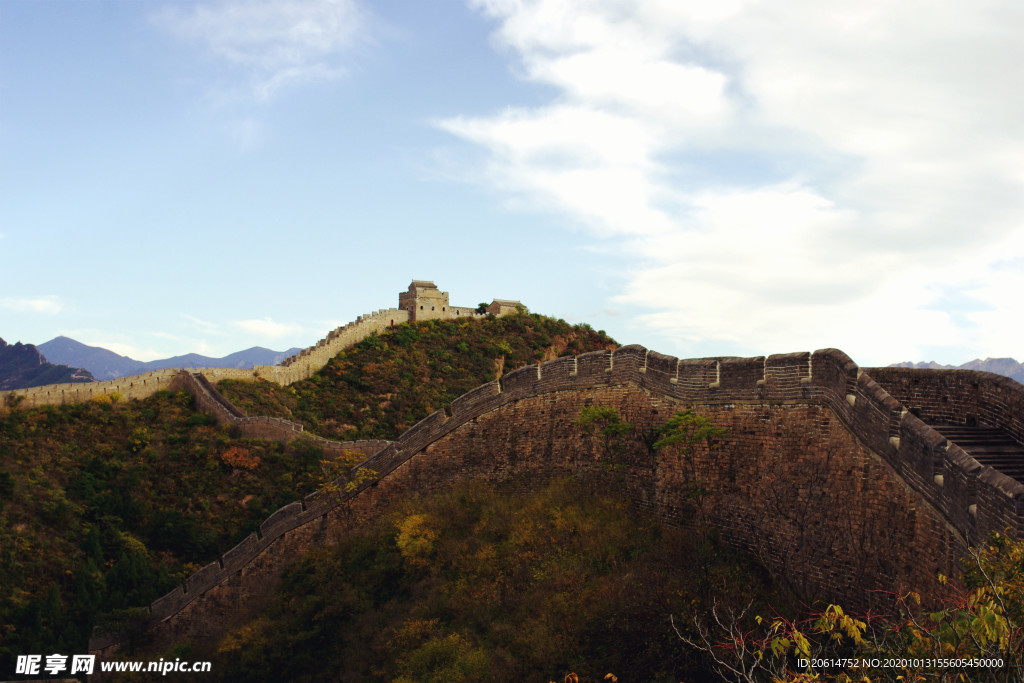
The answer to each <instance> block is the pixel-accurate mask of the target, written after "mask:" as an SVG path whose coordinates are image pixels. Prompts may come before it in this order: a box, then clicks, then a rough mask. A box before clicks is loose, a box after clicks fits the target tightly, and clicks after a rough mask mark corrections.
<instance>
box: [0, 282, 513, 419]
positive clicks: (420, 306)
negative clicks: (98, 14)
mask: <svg viewBox="0 0 1024 683" xmlns="http://www.w3.org/2000/svg"><path fill="white" fill-rule="evenodd" d="M520 307H521V304H520V303H519V302H518V301H509V300H505V299H495V300H494V301H493V302H492V303H491V304H490V305H489V306H488V307H487V313H477V311H476V309H475V308H471V307H467V306H451V305H449V303H448V292H442V291H440V290H439V289H438V288H437V286H436V285H435V284H434V283H433V282H429V281H426V280H413V281H412V284H410V285H409V289H408V291H406V292H401V293H399V307H398V308H386V309H380V310H378V311H376V312H374V313H366V314H363V315H361V316H359V317H358V318H356V319H355V321H353V322H350V323H348V324H346V325H342V326H341V327H339V328H337V329H335V330H332V331H331V332H330V333H328V335H327V336H326V337H324V338H323V339H321V340H320V341H318V342H317V343H316V344H314V345H313V346H310V347H309V348H306V349H303V350H302V351H300V352H299V353H297V354H295V355H293V356H289V357H288V358H286V359H285V360H284V361H282V362H281V363H280V364H279V365H257V366H255V367H253V368H245V369H238V368H197V369H196V370H194V372H200V373H202V374H203V375H205V376H206V377H208V378H209V379H210V381H212V382H215V383H216V382H219V381H220V380H222V379H239V380H256V379H263V380H267V381H268V382H275V383H277V384H281V385H284V386H287V385H289V384H293V383H295V382H299V381H301V380H304V379H307V378H309V377H311V376H313V374H315V373H316V372H317V371H318V370H319V369H320V368H322V367H324V366H325V365H327V362H328V361H330V360H331V359H332V358H334V357H335V356H336V355H338V353H340V352H341V351H344V350H345V349H347V348H350V347H352V346H354V345H356V344H358V343H359V342H361V341H362V340H363V339H366V338H367V337H369V336H370V335H371V334H379V333H381V332H383V331H384V330H386V329H388V328H390V327H394V326H395V325H401V324H402V323H406V322H410V321H415V320H448V319H456V318H466V317H470V318H478V317H483V316H485V315H488V314H491V315H506V314H509V313H514V312H515V311H516V310H518V309H519V308H520ZM177 372H178V371H177V370H174V369H169V370H154V371H152V372H145V373H143V374H141V375H132V376H131V377H120V378H118V379H114V380H106V381H103V382H89V383H81V384H51V385H48V386H42V387H34V388H31V389H15V390H13V391H0V401H3V400H5V398H6V396H7V395H14V396H20V397H22V399H23V402H22V405H24V406H25V407H29V408H31V407H36V406H42V405H55V404H57V405H59V404H63V403H78V402H81V401H88V400H90V399H91V398H93V397H95V396H99V395H101V394H112V393H119V394H121V395H122V396H123V397H125V398H146V397H147V396H151V395H153V394H155V393H156V392H157V391H160V390H161V389H167V388H168V385H169V382H170V381H171V380H172V379H173V378H174V377H175V375H176V374H177Z"/></svg>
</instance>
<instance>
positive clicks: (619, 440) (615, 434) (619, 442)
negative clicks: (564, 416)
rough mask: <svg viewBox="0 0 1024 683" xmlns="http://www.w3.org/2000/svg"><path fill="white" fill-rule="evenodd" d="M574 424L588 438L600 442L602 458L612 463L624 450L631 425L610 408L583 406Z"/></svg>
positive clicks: (631, 428) (614, 409) (615, 410)
mask: <svg viewBox="0 0 1024 683" xmlns="http://www.w3.org/2000/svg"><path fill="white" fill-rule="evenodd" d="M576 424H577V425H579V426H580V427H582V428H583V431H584V432H585V433H586V434H587V435H588V436H590V437H598V438H600V440H601V452H602V457H603V458H604V459H605V460H607V461H608V462H610V463H614V462H615V461H616V460H617V459H618V457H619V456H621V455H622V454H623V453H624V452H625V450H626V442H625V439H626V437H627V436H628V435H629V434H630V432H632V430H633V425H631V424H629V423H628V422H626V421H625V420H623V419H622V417H621V416H620V415H619V411H618V410H617V409H616V408H612V407H611V406H593V405H591V406H583V407H582V408H580V412H579V415H578V416H577V418H576Z"/></svg>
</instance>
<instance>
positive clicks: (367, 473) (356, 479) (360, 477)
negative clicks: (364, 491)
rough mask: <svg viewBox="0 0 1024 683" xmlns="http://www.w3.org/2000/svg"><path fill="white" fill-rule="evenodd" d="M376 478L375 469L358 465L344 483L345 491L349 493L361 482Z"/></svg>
mask: <svg viewBox="0 0 1024 683" xmlns="http://www.w3.org/2000/svg"><path fill="white" fill-rule="evenodd" d="M376 478H377V472H376V470H371V469H370V468H369V467H360V468H359V469H357V470H356V473H355V474H353V475H352V479H351V480H349V482H348V483H347V484H345V492H346V493H351V492H352V491H355V490H357V489H359V488H360V487H361V486H362V485H363V484H365V483H367V482H370V481H373V480H374V479H376Z"/></svg>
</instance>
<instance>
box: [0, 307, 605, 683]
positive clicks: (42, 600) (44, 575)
mask: <svg viewBox="0 0 1024 683" xmlns="http://www.w3.org/2000/svg"><path fill="white" fill-rule="evenodd" d="M612 346H614V342H613V341H612V340H611V339H609V338H608V337H606V336H604V335H603V334H599V333H595V332H593V331H592V330H590V329H589V328H587V327H585V326H579V327H572V326H570V325H568V324H566V323H564V322H562V321H556V320H552V319H549V318H543V317H541V316H525V315H523V316H512V317H510V318H508V319H506V318H489V319H483V320H475V321H468V320H467V321H465V322H462V321H460V322H459V323H448V322H431V323H421V324H418V325H409V326H404V325H403V326H401V327H399V328H396V329H395V330H394V331H391V332H389V333H388V334H385V335H382V336H381V337H371V338H369V339H367V340H365V341H364V342H362V343H361V344H360V345H359V346H358V347H356V348H353V349H351V350H350V351H349V352H347V353H345V354H342V356H340V357H339V358H338V359H335V360H334V361H332V362H331V364H330V365H329V366H328V367H327V368H324V370H323V371H322V372H321V373H318V375H316V376H314V377H313V378H311V379H309V380H307V381H306V382H303V383H301V385H300V386H297V387H294V391H291V390H289V389H282V388H280V387H276V389H275V388H272V387H267V386H262V387H260V388H259V390H258V391H250V392H247V393H243V392H241V391H236V392H235V393H234V394H233V395H235V396H240V395H246V396H253V397H255V398H257V399H258V400H259V401H260V402H259V403H255V402H254V400H253V399H250V400H249V402H248V403H247V404H246V409H247V410H248V412H249V413H250V414H278V415H281V414H284V415H288V416H292V417H293V419H295V417H296V416H297V417H299V419H303V420H306V421H307V422H308V423H309V424H310V425H311V426H313V427H315V428H316V429H317V430H318V431H321V432H322V433H324V434H326V435H328V436H345V437H348V436H350V435H364V434H374V435H384V436H395V435H397V434H398V433H400V432H401V431H402V430H403V429H404V428H405V427H406V426H408V425H411V424H412V423H414V422H415V421H416V420H418V419H420V417H422V416H423V415H426V414H427V413H428V412H431V411H433V410H435V409H437V408H438V407H440V406H441V405H443V403H444V402H446V401H448V400H451V399H452V398H455V397H456V396H458V395H459V394H461V393H463V392H465V391H467V390H469V389H472V388H473V387H475V386H477V385H479V384H481V383H483V382H486V381H488V380H490V379H493V378H494V377H495V376H496V374H497V373H498V372H501V369H502V367H505V368H511V367H514V366H518V365H522V364H524V363H527V362H533V361H536V360H540V359H543V358H550V357H555V356H557V355H559V354H561V353H582V352H586V351H592V350H596V349H599V348H609V347H612ZM342 406H343V407H344V408H341V407H342ZM264 410H265V412H261V411H264ZM335 411H336V412H335ZM322 459H323V451H322V449H321V448H319V447H317V446H316V445H314V444H313V443H311V442H310V441H308V440H299V441H296V442H293V443H292V444H290V445H288V446H287V447H285V446H282V445H281V444H278V443H272V442H265V441H260V440H256V439H242V438H237V437H236V436H233V435H232V434H231V432H230V431H229V430H227V429H226V428H223V427H219V426H217V425H215V424H214V423H213V420H212V418H210V416H209V415H206V414H204V413H199V412H196V411H195V410H194V409H193V407H192V398H191V396H190V395H188V394H185V393H177V394H175V393H168V392H161V393H159V394H157V395H156V396H153V397H150V398H148V399H145V400H142V401H136V400H130V401H126V400H119V399H118V397H116V396H114V397H113V398H111V397H109V396H103V397H99V398H98V399H96V400H93V401H91V402H88V403H82V404H76V405H65V406H47V407H43V408H33V409H22V408H20V407H19V406H18V404H17V399H16V398H13V399H11V400H10V401H9V402H8V403H7V404H6V405H3V406H0V624H2V627H0V628H2V630H0V657H2V658H3V660H4V661H5V662H6V661H9V658H10V657H12V656H13V655H15V654H18V653H25V652H44V651H45V652H53V651H73V652H84V651H85V649H86V641H87V639H88V635H89V633H90V631H91V629H92V626H93V625H94V624H95V623H97V622H104V621H107V622H109V621H112V620H113V621H117V622H120V623H122V624H123V623H130V621H131V619H132V617H133V614H132V612H131V611H130V608H139V607H144V606H145V605H147V604H148V603H149V602H150V601H152V600H153V599H155V598H157V597H159V596H161V595H162V594H164V593H165V592H166V591H168V590H169V589H171V588H172V587H173V586H174V585H175V584H176V583H180V582H181V581H182V580H183V579H184V578H185V577H187V576H188V575H189V574H190V573H192V572H193V571H195V570H196V569H198V568H199V567H200V566H202V565H203V564H205V563H207V562H209V561H211V560H213V559H214V558H216V557H217V556H218V554H219V553H221V552H224V551H225V550H228V549H230V548H231V547H232V546H233V545H234V544H235V543H236V542H237V541H238V540H240V539H241V538H243V537H244V536H246V535H247V534H249V533H251V532H252V531H253V530H254V529H255V528H256V527H257V526H258V525H259V524H260V523H261V522H262V521H263V520H264V519H265V518H266V517H267V516H268V515H269V514H270V513H272V512H273V511H274V510H276V509H278V508H279V507H280V506H281V505H283V504H286V503H289V502H291V501H294V500H298V499H300V498H301V497H303V496H304V495H306V494H308V493H310V492H312V491H313V490H315V489H316V488H317V487H318V486H319V485H320V484H321V483H322V482H323V481H324V480H325V478H326V477H327V476H328V474H327V473H336V472H337V471H338V467H336V466H333V464H332V463H327V464H325V463H323V462H321V461H322ZM349 464H351V463H349ZM5 671H6V669H5ZM10 671H13V669H10ZM8 673H9V671H8Z"/></svg>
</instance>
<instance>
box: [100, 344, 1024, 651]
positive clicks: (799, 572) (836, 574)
mask: <svg viewBox="0 0 1024 683" xmlns="http://www.w3.org/2000/svg"><path fill="white" fill-rule="evenodd" d="M204 400H205V401H210V402H213V403H217V399H216V397H215V396H211V397H208V398H207V399H204ZM590 402H592V403H598V404H607V405H613V406H616V407H618V408H619V409H620V410H621V411H622V412H623V415H624V416H625V417H626V419H628V420H630V421H639V422H641V423H643V422H646V423H647V424H650V425H656V424H659V423H660V422H663V421H664V420H666V419H667V418H668V417H669V416H670V415H671V414H672V413H673V412H674V411H675V410H678V409H682V408H684V407H692V408H694V409H696V410H698V411H699V412H701V413H703V414H706V415H708V416H709V417H711V418H712V419H713V420H714V421H716V423H719V424H722V425H723V426H726V427H727V428H728V429H729V430H730V436H729V437H728V438H729V439H730V441H729V444H728V446H729V450H730V452H732V453H733V454H734V457H731V458H729V459H728V461H727V462H725V463H724V464H720V465H712V463H710V462H709V463H708V465H709V467H710V469H709V472H710V477H711V480H712V481H714V482H716V486H717V487H718V488H717V490H716V493H715V495H716V496H717V498H716V505H715V506H714V510H713V521H714V522H715V523H716V524H717V525H718V526H719V527H720V528H721V529H722V530H723V531H724V532H725V534H726V535H727V536H728V537H729V538H731V539H733V542H735V543H737V544H738V545H740V546H742V547H745V548H747V549H748V550H751V551H752V552H755V553H757V554H758V555H759V556H760V557H761V559H762V560H763V561H764V562H765V563H766V565H767V566H770V567H774V568H776V569H779V568H780V567H787V565H786V564H785V563H786V562H787V559H786V558H787V557H791V556H793V553H797V554H799V553H805V554H806V553H808V552H814V550H813V549H816V548H817V549H819V550H818V551H817V553H818V554H817V555H814V556H808V557H806V558H803V559H804V560H805V561H802V562H801V563H800V565H799V566H789V567H787V572H789V573H791V575H792V576H793V577H795V580H798V581H800V582H803V583H804V584H805V585H806V586H809V587H812V588H815V589H816V590H819V591H824V592H825V593H826V594H830V595H850V594H851V590H857V589H863V588H864V587H865V586H872V587H876V588H879V587H881V588H886V589H892V588H894V587H897V586H898V585H900V584H904V582H905V585H911V584H912V583H913V582H915V581H916V582H921V581H924V582H927V581H929V580H933V579H934V575H935V572H936V571H942V572H944V573H947V574H948V573H955V571H956V561H955V558H956V557H957V556H958V555H959V554H960V553H961V552H962V550H963V545H964V543H965V542H976V541H977V540H978V539H980V538H982V537H983V536H984V535H986V534H987V533H988V532H989V531H993V530H999V531H1002V530H1003V529H1005V528H1006V527H1010V529H1011V531H1012V533H1015V534H1016V535H1017V536H1018V537H1020V536H1024V485H1021V484H1018V483H1017V482H1015V481H1013V480H1010V479H1008V478H1007V477H1003V476H1002V475H999V473H997V472H993V471H991V470H990V469H988V468H982V467H981V466H980V465H979V464H978V463H977V462H976V461H974V460H973V459H972V458H970V457H969V456H968V455H966V454H965V453H964V452H963V451H961V450H960V449H959V448H957V447H955V446H950V445H948V444H947V443H946V442H945V440H944V439H942V437H941V436H939V435H938V434H937V433H936V432H935V431H934V430H932V429H931V428H930V427H928V426H927V425H925V424H924V423H923V422H922V421H921V420H920V419H918V418H917V417H916V416H914V415H913V414H911V413H910V412H909V411H908V410H906V408H904V407H903V405H902V404H901V403H900V402H899V401H897V400H896V399H895V398H893V396H891V395H890V394H889V393H887V392H886V391H885V390H884V389H883V388H882V387H881V386H880V385H879V384H878V383H877V382H875V381H874V379H872V378H871V377H870V376H869V375H868V374H867V373H865V372H862V371H861V370H860V369H859V368H857V366H856V365H855V364H854V363H853V362H852V361H851V360H850V359H849V358H848V357H847V356H846V355H845V354H843V353H842V352H841V351H837V350H835V349H825V350H822V351H818V352H815V353H813V354H811V353H795V354H783V355H775V356H768V357H757V358H711V359H697V360H681V359H678V358H674V357H671V356H665V355H662V354H659V353H656V352H653V351H648V350H647V349H644V348H643V347H639V346H627V347H623V348H620V349H618V350H616V351H614V352H608V351H599V352H594V353H589V354H584V355H581V356H577V357H571V358H559V359H556V360H553V361H550V362H547V363H544V364H542V365H538V366H528V367H525V368H520V369H519V370H516V371H514V372H511V373H509V374H508V375H505V376H504V377H502V378H501V379H500V380H498V381H494V382H489V383H487V384H484V385H482V386H480V387H478V388H477V389H474V390H473V391H470V392H469V393H467V394H464V395H463V396H461V397H459V398H458V399H456V400H454V401H452V402H451V403H450V404H449V405H447V406H445V407H444V408H443V409H442V410H439V411H437V412H435V413H433V414H431V415H429V416H428V417H426V418H424V419H423V420H422V421H420V422H419V423H418V424H417V425H415V426H414V427H413V428H411V429H410V430H408V431H407V432H406V433H404V434H403V435H402V436H401V437H400V438H399V439H398V440H397V441H395V442H394V443H390V444H387V445H385V446H384V447H383V448H381V449H380V450H378V451H377V452H376V453H375V454H373V455H372V456H371V457H369V458H368V459H367V460H366V461H365V462H364V463H362V464H361V465H360V466H361V467H366V468H368V469H372V470H373V471H375V472H376V473H377V474H378V478H377V479H376V481H374V482H373V483H372V484H367V485H365V486H364V487H363V488H362V489H361V490H359V491H357V492H354V493H352V494H349V495H347V496H345V497H343V498H342V499H341V500H339V499H338V498H336V497H332V496H330V495H328V494H327V493H325V492H316V493H313V494H311V495H310V496H307V497H306V499H304V500H303V501H296V502H294V503H291V504H290V505H287V506H285V507H283V508H281V510H279V511H278V512H276V513H274V515H272V516H271V517H270V518H269V519H268V520H267V521H266V522H264V524H263V525H261V527H260V531H259V533H258V534H253V535H252V536H250V537H249V538H248V539H246V540H245V541H243V542H242V543H241V544H240V545H239V546H238V547H236V548H235V549H233V550H231V551H229V552H228V553H226V554H225V555H224V556H223V557H222V558H221V559H220V560H219V561H217V562H214V563H212V564H211V565H209V566H207V567H205V568H203V569H202V570H201V571H200V572H198V573H197V574H196V575H195V576H193V577H190V578H189V580H188V581H187V582H186V583H185V585H184V586H183V587H179V588H177V589H175V591H173V592H172V593H170V594H168V595H167V596H164V597H163V598H161V599H160V600H158V601H156V602H154V603H153V604H152V605H151V606H150V611H151V616H152V619H153V623H154V626H153V631H154V633H155V634H156V636H157V639H158V641H162V642H168V643H169V642H174V641H175V640H176V639H178V638H182V637H188V638H197V637H211V636H214V635H216V633H215V632H216V631H217V629H218V628H219V629H223V628H224V624H226V623H228V621H230V620H232V619H235V618H237V617H238V610H240V609H242V607H240V606H241V605H244V604H246V603H245V600H246V596H253V595H259V594H261V593H265V592H266V591H267V590H268V589H269V588H270V587H272V585H273V584H274V582H275V581H276V580H277V577H278V576H279V574H280V571H281V569H282V568H283V567H284V566H285V565H286V564H287V562H288V561H289V560H290V559H291V558H293V557H294V556H295V554H296V553H297V552H300V551H302V550H304V549H307V548H309V547H311V546H312V545H315V544H317V543H320V542H322V540H323V539H324V537H325V534H326V533H327V532H328V530H330V529H334V530H338V529H344V528H347V526H348V525H351V524H353V523H356V521H358V520H361V519H367V518H372V517H374V516H376V515H378V514H380V512H381V511H382V510H384V509H386V508H387V506H388V505H389V503H390V501H392V500H394V499H395V498H396V497H397V496H399V495H400V494H402V493H408V492H414V493H426V492H430V491H434V490H438V489H440V488H443V487H444V486H447V485H448V484H450V483H451V482H453V481H457V480H462V479H467V478H476V477H481V478H486V479H491V480H494V481H500V480H503V479H506V478H508V477H510V476H512V475H514V474H515V475H521V474H530V473H534V474H537V475H539V476H542V477H543V476H551V475H558V474H570V473H575V472H579V471H581V470H588V471H591V472H596V471H597V468H596V467H595V460H594V457H593V453H594V447H593V445H592V444H591V445H589V446H588V444H587V443H585V441H581V439H583V437H582V436H581V434H580V430H579V429H578V428H577V427H575V425H574V424H573V418H574V416H575V415H576V414H578V410H579V407H580V406H582V405H585V404H587V403H590ZM213 403H211V405H213ZM212 409H213V410H215V411H216V410H222V409H223V410H222V412H223V411H224V410H226V407H224V406H221V407H220V408H217V407H216V406H213V408H212ZM233 417H234V419H239V418H238V417H237V416H233ZM225 419H231V418H230V417H225ZM633 457H634V458H635V461H634V462H631V463H629V464H628V467H627V476H626V478H625V480H624V481H625V483H624V486H626V487H627V489H628V491H629V494H630V495H631V496H632V497H633V498H634V500H636V501H637V502H638V503H640V504H642V505H646V506H650V507H651V508H653V509H656V510H657V511H659V512H660V513H662V514H664V515H666V516H668V517H672V516H673V515H676V514H678V513H679V510H681V509H682V508H683V507H684V499H685V497H686V495H685V492H686V488H685V483H686V473H685V472H684V471H683V465H682V464H681V463H680V462H679V461H678V460H676V461H672V460H671V458H669V459H667V460H666V461H665V462H661V461H658V460H656V459H650V458H648V460H643V458H644V457H646V456H644V455H643V454H642V453H641V454H640V455H636V454H634V455H633ZM772 477H774V479H772ZM808 477H809V478H808ZM1000 477H1001V478H1000ZM805 479H806V481H805ZM794 482H795V483H794ZM786 486H790V489H791V490H790V489H786V490H785V491H783V490H782V489H783V488H785V487H786ZM780 487H781V488H780ZM801 515H803V516H804V517H803V518H801ZM802 534H805V535H806V536H802ZM765 539H771V543H766V542H765ZM865 544H866V545H865ZM918 585H920V583H918ZM225 620H228V621H225ZM218 624H219V625H218ZM116 642H117V638H116V637H107V638H97V639H95V640H94V641H93V642H92V643H91V644H90V650H95V651H102V650H104V649H106V648H110V647H113V646H115V644H116Z"/></svg>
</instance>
